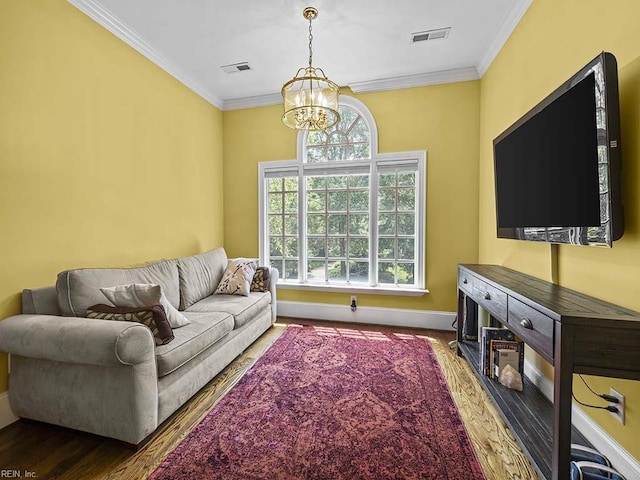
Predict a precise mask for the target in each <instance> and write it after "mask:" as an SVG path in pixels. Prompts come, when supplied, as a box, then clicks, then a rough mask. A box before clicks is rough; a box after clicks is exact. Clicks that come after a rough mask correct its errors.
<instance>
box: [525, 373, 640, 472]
mask: <svg viewBox="0 0 640 480" xmlns="http://www.w3.org/2000/svg"><path fill="white" fill-rule="evenodd" d="M524 374H525V375H526V376H527V378H528V379H529V380H531V383H533V384H534V385H535V386H536V387H538V389H539V390H540V391H541V392H542V394H543V395H544V396H545V397H547V398H548V399H549V400H551V401H553V382H552V381H551V380H550V379H549V378H547V377H546V376H545V375H544V374H543V373H542V372H541V371H540V370H538V369H537V368H536V367H535V366H534V365H532V364H531V363H529V362H528V361H527V360H525V362H524ZM571 423H573V426H574V427H575V428H577V429H578V431H579V432H580V433H582V435H584V437H585V438H586V439H587V440H588V441H589V442H591V444H592V445H593V448H595V449H596V450H597V451H599V452H600V453H602V454H603V455H604V456H606V457H607V458H608V459H609V460H610V461H611V464H612V465H613V467H614V468H615V469H616V470H618V471H619V472H620V473H621V474H622V475H624V476H625V477H626V478H627V479H628V480H631V479H632V478H640V462H638V460H637V459H636V458H634V457H633V456H632V455H631V454H630V453H629V452H627V451H626V450H625V449H624V448H622V446H621V445H620V444H619V443H618V442H616V441H615V440H614V439H613V437H611V435H609V434H608V433H607V432H605V431H604V430H603V429H602V427H600V425H598V424H597V423H596V422H595V421H593V419H592V418H591V417H590V416H589V415H587V414H586V413H584V411H583V410H582V409H581V408H580V407H578V406H577V405H576V404H573V406H572V409H571Z"/></svg>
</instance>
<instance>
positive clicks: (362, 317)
mask: <svg viewBox="0 0 640 480" xmlns="http://www.w3.org/2000/svg"><path fill="white" fill-rule="evenodd" d="M278 315H279V316H282V317H291V318H306V319H313V320H331V321H334V322H353V323H369V324H375V325H390V326H394V327H414V328H431V329H434V330H453V327H452V326H451V324H452V323H453V321H454V320H455V317H456V314H455V313H453V312H433V311H428V310H409V309H401V308H382V307H358V308H357V309H356V311H355V312H352V311H351V308H350V307H349V305H333V304H326V303H306V302H286V301H284V302H283V301H280V300H278Z"/></svg>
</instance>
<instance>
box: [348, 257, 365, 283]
mask: <svg viewBox="0 0 640 480" xmlns="http://www.w3.org/2000/svg"><path fill="white" fill-rule="evenodd" d="M349 281H350V282H358V283H363V282H369V262H349Z"/></svg>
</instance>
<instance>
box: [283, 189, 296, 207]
mask: <svg viewBox="0 0 640 480" xmlns="http://www.w3.org/2000/svg"><path fill="white" fill-rule="evenodd" d="M284 211H285V212H297V211H298V194H297V193H285V194H284Z"/></svg>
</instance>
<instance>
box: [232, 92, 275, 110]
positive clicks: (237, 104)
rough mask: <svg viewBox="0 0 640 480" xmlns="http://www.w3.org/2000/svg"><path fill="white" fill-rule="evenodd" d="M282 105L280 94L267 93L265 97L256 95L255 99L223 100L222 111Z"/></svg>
mask: <svg viewBox="0 0 640 480" xmlns="http://www.w3.org/2000/svg"><path fill="white" fill-rule="evenodd" d="M280 103H282V95H281V94H280V93H269V94H267V95H257V96H255V97H242V98H232V99H229V100H225V101H224V102H223V104H222V110H224V111H228V110H240V109H242V108H253V107H266V106H268V105H278V104H280Z"/></svg>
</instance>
